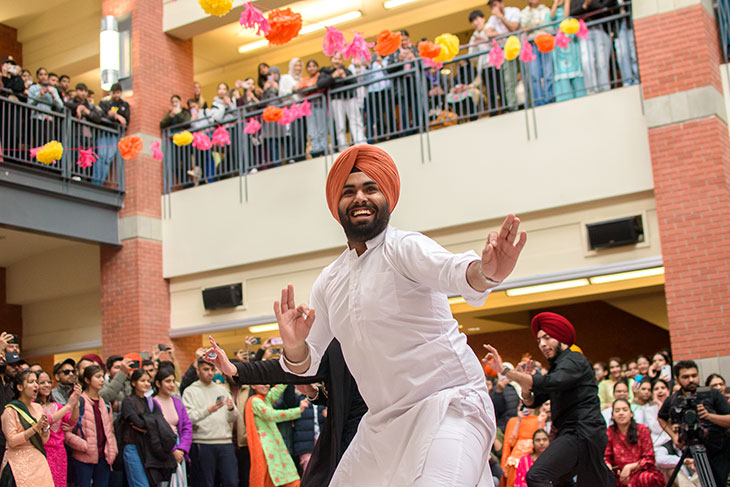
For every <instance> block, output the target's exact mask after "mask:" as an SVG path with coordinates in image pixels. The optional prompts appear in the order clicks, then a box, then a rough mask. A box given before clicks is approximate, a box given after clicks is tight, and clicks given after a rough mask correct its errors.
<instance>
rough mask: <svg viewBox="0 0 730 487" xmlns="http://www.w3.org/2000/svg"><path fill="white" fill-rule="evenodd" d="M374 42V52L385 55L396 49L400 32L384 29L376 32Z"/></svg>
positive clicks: (398, 44) (399, 41)
mask: <svg viewBox="0 0 730 487" xmlns="http://www.w3.org/2000/svg"><path fill="white" fill-rule="evenodd" d="M376 40H377V42H376V44H375V52H377V53H378V54H380V55H381V56H383V57H385V56H387V55H388V54H393V53H394V52H395V51H397V50H398V48H399V47H400V43H401V38H400V32H391V31H389V30H384V31H382V32H381V33H380V34H378V37H377V39H376Z"/></svg>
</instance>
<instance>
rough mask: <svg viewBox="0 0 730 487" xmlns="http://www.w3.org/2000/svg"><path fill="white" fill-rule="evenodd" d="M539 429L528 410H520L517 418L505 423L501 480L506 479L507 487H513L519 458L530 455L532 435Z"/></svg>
mask: <svg viewBox="0 0 730 487" xmlns="http://www.w3.org/2000/svg"><path fill="white" fill-rule="evenodd" d="M543 426H544V425H543ZM540 427H541V426H540V419H539V418H538V417H537V416H535V415H534V414H530V410H529V409H522V408H520V410H519V411H518V412H517V416H515V417H514V418H510V420H509V421H508V422H507V426H506V427H505V429H504V446H503V448H502V470H503V471H504V477H503V479H505V478H506V485H507V487H514V485H515V476H516V474H517V465H519V462H520V458H522V456H523V455H528V454H530V453H532V435H534V434H535V431H537V430H539V429H540ZM501 485H504V484H501Z"/></svg>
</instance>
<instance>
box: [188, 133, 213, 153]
mask: <svg viewBox="0 0 730 487" xmlns="http://www.w3.org/2000/svg"><path fill="white" fill-rule="evenodd" d="M193 147H195V148H196V149H198V150H210V148H211V147H213V142H211V141H210V137H208V136H207V135H206V134H205V133H204V132H195V133H194V134H193Z"/></svg>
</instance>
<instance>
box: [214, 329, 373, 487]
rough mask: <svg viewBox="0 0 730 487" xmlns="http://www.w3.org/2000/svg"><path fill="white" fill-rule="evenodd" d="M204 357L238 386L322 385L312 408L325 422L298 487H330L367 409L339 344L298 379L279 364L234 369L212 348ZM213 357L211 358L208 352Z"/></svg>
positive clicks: (244, 365) (270, 362) (242, 365)
mask: <svg viewBox="0 0 730 487" xmlns="http://www.w3.org/2000/svg"><path fill="white" fill-rule="evenodd" d="M211 345H213V347H212V348H211V349H210V350H209V351H208V352H206V354H205V355H204V356H205V357H206V360H208V361H210V362H211V363H213V364H215V365H216V366H217V367H218V368H219V369H220V370H221V371H223V373H225V374H230V375H232V376H234V377H235V378H236V380H237V381H238V383H239V384H311V383H316V382H324V387H322V388H320V390H319V391H318V394H317V396H315V397H313V398H312V401H313V403H314V404H320V405H326V406H327V421H326V422H325V424H324V426H323V427H322V430H321V432H320V435H319V440H318V441H317V443H316V444H315V445H314V451H313V452H312V456H311V458H310V460H309V463H308V464H307V468H306V470H305V471H304V474H303V475H302V479H301V487H320V486H323V485H329V483H330V480H331V479H332V475H333V474H334V473H335V469H336V468H337V464H338V463H339V462H340V459H341V458H342V455H343V454H344V453H345V450H347V447H348V446H349V445H350V442H351V441H352V438H353V437H354V436H355V433H356V432H357V427H358V425H359V424H360V419H362V417H363V415H364V414H365V413H366V412H367V405H366V404H365V401H363V399H362V396H360V392H359V391H358V388H357V383H356V382H355V379H354V377H352V374H351V373H350V370H349V369H348V368H347V364H346V363H345V358H344V357H343V355H342V347H341V346H340V342H338V341H337V340H332V342H331V343H330V345H329V347H327V350H326V352H325V354H324V355H323V357H322V361H321V363H320V366H319V369H318V370H317V373H316V374H315V375H313V376H311V377H301V376H298V375H293V374H288V373H286V372H284V371H283V370H282V368H281V365H280V364H279V361H278V360H265V361H262V362H251V363H245V362H239V363H237V364H235V365H233V364H232V363H231V362H230V361H229V360H228V357H227V356H226V353H225V352H224V351H223V350H222V349H221V348H220V347H218V346H217V345H216V344H215V341H214V340H213V339H212V338H211ZM211 351H212V352H214V353H215V358H211V356H210V355H209V353H210V352H211Z"/></svg>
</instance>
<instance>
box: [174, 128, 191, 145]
mask: <svg viewBox="0 0 730 487" xmlns="http://www.w3.org/2000/svg"><path fill="white" fill-rule="evenodd" d="M172 143H173V144H175V145H176V146H178V147H182V146H184V145H190V144H192V143H193V134H191V133H190V132H188V131H187V130H186V131H184V132H178V133H176V134H175V135H173V136H172Z"/></svg>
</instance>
